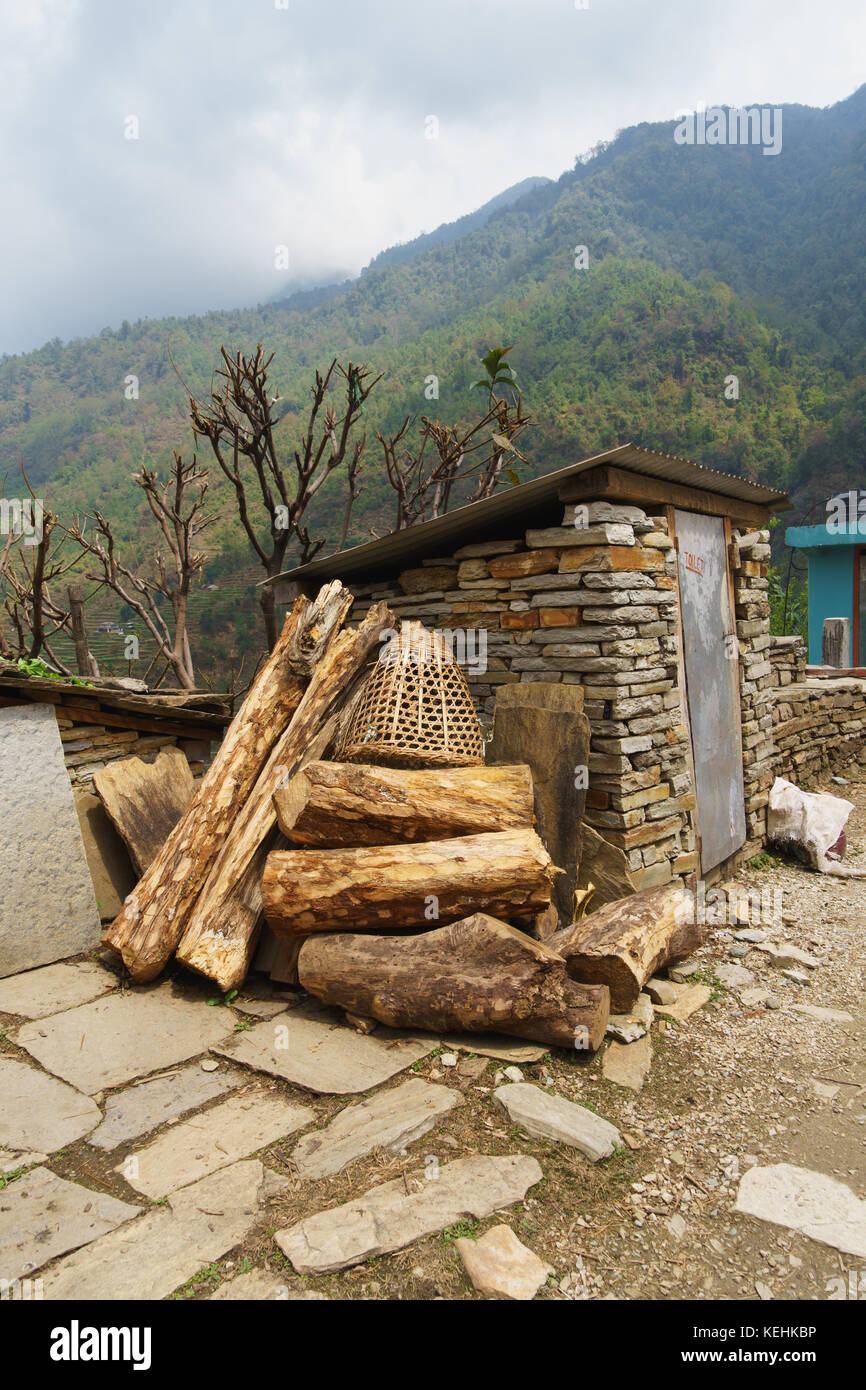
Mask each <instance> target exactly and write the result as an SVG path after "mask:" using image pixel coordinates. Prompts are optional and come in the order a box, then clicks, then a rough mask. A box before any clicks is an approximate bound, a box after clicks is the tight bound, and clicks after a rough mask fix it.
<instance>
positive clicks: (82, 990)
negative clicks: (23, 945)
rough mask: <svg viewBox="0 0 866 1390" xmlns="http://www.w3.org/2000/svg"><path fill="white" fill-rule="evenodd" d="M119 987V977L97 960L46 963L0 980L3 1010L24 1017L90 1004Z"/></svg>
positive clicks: (45, 1014) (42, 1016)
mask: <svg viewBox="0 0 866 1390" xmlns="http://www.w3.org/2000/svg"><path fill="white" fill-rule="evenodd" d="M116 988H117V976H116V975H115V974H113V972H112V971H111V970H107V969H106V968H105V966H104V965H99V964H98V963H97V962H96V961H92V960H81V961H67V962H63V963H62V964H59V965H43V966H42V967H41V969H39V970H27V971H25V972H24V974H23V975H8V976H7V977H6V979H5V980H0V1011H2V1012H3V1013H7V1014H20V1015H21V1016H22V1018H45V1017H47V1015H48V1014H59V1013H62V1012H64V1011H65V1010H66V1009H74V1008H75V1007H76V1006H77V1005H78V1004H89V1003H90V1001H91V999H98V998H99V997H100V995H103V994H107V993H108V992H109V990H112V989H116Z"/></svg>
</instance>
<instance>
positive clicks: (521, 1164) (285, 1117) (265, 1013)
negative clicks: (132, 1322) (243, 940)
mask: <svg viewBox="0 0 866 1390" xmlns="http://www.w3.org/2000/svg"><path fill="white" fill-rule="evenodd" d="M211 990H212V986H209V985H207V984H206V983H205V982H203V981H192V982H189V981H184V980H183V979H182V980H180V981H178V980H174V981H164V982H162V983H160V984H152V985H145V986H141V987H136V986H130V985H128V984H121V983H120V981H119V978H118V975H117V974H115V972H114V971H113V970H111V969H110V968H108V966H107V965H105V964H101V963H99V962H97V961H93V960H77V961H66V962H61V963H59V964H54V965H50V966H46V967H43V968H40V969H34V970H31V971H27V972H25V973H24V974H21V975H18V976H13V977H10V978H8V979H6V980H3V981H0V1011H2V1012H3V1013H5V1014H8V1015H11V1016H13V1018H17V1019H18V1020H19V1022H18V1023H17V1024H16V1023H14V1022H13V1024H12V1026H11V1027H10V1028H8V1029H7V1031H6V1033H5V1037H6V1039H7V1042H11V1044H12V1045H13V1047H14V1049H15V1051H14V1053H10V1051H8V1050H7V1051H5V1052H3V1053H0V1179H2V1180H3V1186H0V1251H2V1255H0V1280H7V1281H10V1282H11V1281H14V1280H16V1279H23V1278H30V1277H32V1276H33V1275H35V1274H38V1276H39V1278H40V1280H41V1290H42V1296H43V1297H45V1298H49V1299H64V1298H74V1299H75V1300H85V1301H86V1300H119V1299H133V1298H143V1299H161V1298H166V1297H169V1296H171V1295H177V1294H178V1291H182V1289H183V1286H184V1285H185V1284H186V1283H187V1282H188V1281H190V1280H193V1281H194V1279H195V1276H196V1275H197V1274H198V1273H199V1271H201V1270H202V1268H207V1267H208V1266H210V1265H211V1264H212V1263H213V1262H214V1261H216V1260H219V1259H220V1258H223V1257H225V1255H226V1254H227V1253H228V1252H230V1251H231V1250H232V1249H233V1248H234V1247H235V1246H237V1245H238V1244H240V1243H242V1242H243V1241H244V1240H245V1239H246V1238H247V1237H248V1236H249V1234H250V1232H251V1231H253V1230H255V1229H257V1228H259V1227H261V1225H262V1223H263V1222H264V1221H265V1220H266V1218H267V1207H268V1204H269V1203H270V1202H272V1201H274V1200H276V1199H277V1198H278V1197H279V1196H280V1195H281V1194H283V1193H284V1192H285V1191H286V1189H287V1188H288V1187H290V1185H291V1181H292V1180H290V1179H287V1178H286V1177H285V1176H284V1175H282V1174H280V1173H277V1172H276V1171H274V1170H273V1169H272V1168H270V1167H268V1166H266V1164H264V1163H263V1162H262V1161H261V1160H260V1159H258V1158H257V1157H255V1155H257V1154H259V1153H262V1152H263V1151H267V1150H270V1151H271V1152H272V1153H274V1152H275V1153H276V1154H277V1155H279V1157H280V1159H281V1160H282V1161H283V1162H284V1163H285V1164H286V1165H287V1166H288V1167H289V1168H290V1170H291V1172H292V1173H293V1175H294V1181H313V1180H317V1179H323V1178H325V1179H327V1178H332V1177H333V1176H334V1175H337V1174H339V1173H341V1172H342V1171H343V1170H345V1169H346V1168H347V1167H348V1166H349V1165H351V1164H353V1163H355V1162H357V1161H358V1160H359V1159H362V1158H365V1157H367V1156H368V1155H370V1154H373V1153H376V1152H391V1153H405V1151H406V1148H407V1146H408V1145H411V1144H413V1143H416V1142H417V1141H418V1140H420V1139H421V1138H422V1137H423V1136H424V1135H426V1134H427V1133H428V1132H429V1131H430V1130H431V1129H432V1128H433V1127H434V1126H435V1125H437V1124H438V1123H439V1121H440V1120H441V1119H442V1118H443V1117H444V1116H446V1115H447V1114H448V1113H449V1112H450V1111H452V1110H453V1108H454V1107H455V1106H459V1104H460V1098H459V1094H456V1093H455V1092H454V1091H453V1090H451V1089H449V1088H448V1087H447V1086H443V1085H431V1084H430V1083H429V1082H427V1081H424V1080H421V1079H420V1078H416V1077H411V1076H410V1077H409V1078H408V1079H406V1080H402V1081H398V1083H397V1084H395V1085H394V1086H393V1087H392V1088H390V1089H388V1090H384V1091H377V1090H376V1089H375V1088H377V1087H380V1086H382V1085H383V1083H386V1082H388V1081H390V1080H391V1079H392V1078H398V1077H399V1074H400V1073H401V1072H405V1071H406V1070H407V1069H408V1068H411V1067H412V1066H413V1065H414V1064H416V1063H418V1062H419V1061H420V1060H421V1059H423V1058H425V1057H427V1056H428V1054H429V1053H430V1052H432V1051H434V1050H435V1049H436V1048H437V1046H438V1045H439V1039H438V1038H436V1037H434V1036H432V1035H423V1036H416V1035H410V1034H407V1033H400V1032H396V1031H393V1030H390V1029H384V1028H379V1029H377V1031H376V1035H375V1036H371V1035H366V1034H363V1033H361V1032H359V1031H356V1030H355V1029H353V1028H351V1027H349V1026H348V1025H347V1024H346V1022H345V1021H344V1020H343V1019H342V1017H341V1016H340V1015H338V1014H335V1013H334V1012H333V1011H329V1010H326V1009H323V1008H322V1007H321V1006H320V1005H318V1004H317V1003H316V1002H315V1001H313V1000H305V1001H304V1002H302V1003H301V1002H298V996H297V995H293V994H290V993H287V992H278V991H270V992H269V990H268V987H267V985H264V986H262V985H260V984H257V983H255V982H254V983H253V984H252V986H251V988H250V990H249V991H248V992H245V993H244V994H243V995H242V996H239V997H238V998H237V1000H236V1001H232V1002H233V1003H235V1008H226V1007H222V1001H221V1000H220V999H219V997H218V996H217V997H214V996H213V995H212V994H211ZM209 996H210V997H209ZM20 1020H25V1021H23V1022H21V1021H20ZM258 1020H260V1021H258ZM443 1041H444V1040H443ZM448 1045H449V1046H451V1047H453V1048H454V1049H455V1052H454V1053H453V1054H451V1053H449V1054H445V1055H446V1056H447V1057H449V1058H450V1060H451V1063H452V1064H457V1061H458V1057H457V1051H458V1050H459V1051H460V1052H461V1053H462V1052H465V1051H468V1050H469V1049H470V1048H472V1047H473V1045H474V1046H475V1050H476V1053H477V1052H480V1051H484V1053H485V1054H486V1055H487V1056H489V1057H492V1058H495V1059H498V1060H503V1061H504V1060H508V1059H518V1060H521V1061H531V1060H533V1059H535V1058H537V1057H539V1056H542V1055H543V1053H544V1049H542V1048H539V1047H538V1046H537V1045H535V1044H531V1043H521V1042H520V1041H519V1040H513V1039H507V1038H497V1037H491V1038H489V1039H474V1040H473V1039H471V1038H464V1037H456V1036H455V1037H453V1038H450V1039H448ZM462 1065H463V1066H464V1067H465V1068H466V1069H467V1070H466V1074H467V1075H472V1074H474V1071H475V1070H476V1069H477V1066H478V1062H477V1061H476V1062H475V1064H474V1067H473V1062H472V1059H467V1060H466V1062H465V1063H463V1064H462ZM287 1083H288V1084H290V1085H291V1086H294V1087H297V1088H298V1089H299V1091H300V1092H301V1093H302V1094H303V1093H306V1094H307V1095H312V1097H314V1098H315V1097H319V1098H326V1100H327V1103H330V1105H331V1109H330V1110H329V1111H326V1113H322V1112H321V1110H320V1109H317V1108H314V1107H313V1106H312V1105H310V1104H303V1103H298V1102H297V1101H295V1100H290V1099H288V1098H287V1097H286V1095H284V1094H283V1089H282V1088H284V1087H285V1085H286V1084H287ZM527 1089H532V1088H527ZM364 1092H372V1094H369V1095H364V1094H363V1093H364ZM352 1095H358V1096H360V1099H358V1100H355V1101H353V1102H351V1103H349V1104H345V1105H343V1106H342V1107H341V1108H340V1109H339V1110H338V1111H337V1112H336V1113H335V1112H334V1110H333V1100H334V1098H337V1097H342V1096H352ZM594 1119H595V1117H593V1120H594ZM596 1123H598V1122H596ZM299 1130H306V1133H305V1134H304V1135H303V1137H302V1138H301V1139H300V1141H299V1142H298V1143H297V1144H296V1145H295V1148H294V1151H293V1153H292V1157H291V1160H289V1158H288V1156H287V1155H286V1153H285V1150H283V1149H280V1148H279V1147H277V1146H278V1145H280V1144H282V1143H284V1142H285V1140H287V1139H288V1138H289V1137H290V1136H292V1135H294V1134H296V1133H297V1131H299ZM78 1141H84V1143H85V1145H86V1150H85V1152H86V1151H88V1150H89V1152H90V1153H92V1154H93V1155H94V1156H96V1155H105V1156H106V1159H107V1163H108V1166H107V1167H105V1168H103V1170H102V1172H101V1173H100V1174H99V1175H98V1176H96V1177H94V1176H93V1174H92V1169H91V1165H90V1163H89V1161H87V1160H86V1159H84V1160H82V1164H83V1170H84V1171H85V1172H86V1173H87V1174H88V1178H87V1184H86V1185H85V1184H84V1183H82V1182H79V1181H70V1180H69V1179H68V1178H67V1177H65V1176H63V1175H62V1173H59V1172H54V1171H52V1169H51V1168H49V1167H48V1166H47V1164H48V1163H51V1162H52V1156H54V1157H55V1158H56V1160H57V1162H58V1164H60V1165H61V1166H62V1160H63V1156H64V1153H65V1151H66V1150H67V1148H68V1147H69V1146H70V1145H76V1144H78ZM80 1147H81V1145H80V1144H79V1148H80ZM114 1158H116V1159H117V1161H113V1159H114ZM427 1176H428V1177H435V1178H436V1181H435V1182H433V1181H431V1182H429V1183H428V1182H425V1181H419V1180H417V1179H416V1180H414V1182H413V1184H412V1186H411V1187H407V1184H406V1182H405V1180H400V1181H399V1182H397V1183H385V1184H384V1185H380V1186H376V1187H374V1188H373V1189H372V1191H371V1192H369V1193H367V1194H365V1195H364V1196H363V1197H362V1198H360V1199H359V1200H357V1201H355V1202H354V1203H345V1204H343V1205H342V1206H337V1207H336V1208H334V1209H333V1210H326V1211H323V1212H320V1213H319V1214H318V1216H315V1217H313V1218H311V1219H308V1220H307V1221H305V1222H300V1223H298V1225H297V1226H296V1227H295V1228H289V1229H286V1230H285V1231H282V1232H279V1233H278V1235H277V1237H276V1243H277V1244H278V1245H280V1246H282V1248H283V1249H284V1250H285V1251H286V1252H287V1253H289V1252H291V1254H290V1258H291V1259H292V1262H293V1263H294V1265H295V1268H296V1270H297V1271H299V1272H302V1271H303V1270H304V1269H308V1268H309V1269H322V1268H326V1267H327V1268H341V1267H344V1266H346V1265H350V1264H353V1263H355V1262H356V1261H357V1260H358V1259H365V1258H367V1257H368V1255H369V1254H372V1253H374V1249H375V1250H385V1249H399V1248H401V1247H402V1246H404V1245H405V1244H407V1243H410V1242H411V1241H413V1240H415V1239H418V1238H419V1236H420V1235H423V1234H424V1233H427V1232H435V1231H437V1230H441V1229H443V1228H444V1227H445V1226H447V1225H448V1224H450V1223H451V1222H453V1221H454V1220H456V1219H457V1218H459V1217H460V1216H461V1215H463V1214H464V1213H467V1212H474V1213H476V1215H478V1216H481V1215H485V1214H489V1213H491V1212H493V1211H494V1210H498V1209H500V1208H502V1207H504V1206H508V1205H509V1204H511V1203H513V1202H516V1201H518V1200H519V1199H521V1198H522V1197H523V1196H524V1195H525V1193H526V1192H527V1190H528V1189H529V1187H531V1186H532V1185H533V1184H534V1183H536V1182H538V1181H539V1179H540V1177H541V1169H540V1168H539V1165H538V1163H537V1162H536V1161H535V1160H534V1159H530V1158H527V1157H524V1156H522V1155H511V1156H508V1157H505V1158H502V1157H498V1158H480V1157H479V1158H476V1159H461V1160H455V1161H454V1162H452V1163H450V1164H447V1165H445V1166H444V1167H443V1168H442V1170H441V1173H440V1172H439V1171H438V1167H437V1169H436V1171H435V1172H433V1173H432V1174H428V1175H427ZM91 1178H93V1181H92V1182H91ZM112 1185H113V1191H108V1190H105V1189H106V1188H108V1187H111V1186H112ZM121 1193H122V1194H124V1195H118V1194H121ZM319 1227H321V1233H322V1237H323V1240H324V1242H325V1248H324V1249H323V1250H321V1251H320V1250H318V1249H317V1248H316V1243H317V1239H318V1237H317V1235H316V1232H317V1231H318V1229H319ZM13 1296H15V1295H14V1294H13ZM181 1296H182V1294H181ZM212 1296H213V1297H218V1298H221V1299H225V1300H241V1299H311V1300H319V1299H321V1298H322V1297H323V1295H322V1294H320V1293H316V1292H314V1291H308V1290H304V1289H303V1288H299V1287H297V1286H294V1284H290V1283H280V1282H279V1281H278V1280H277V1279H275V1278H274V1276H273V1275H272V1274H269V1273H267V1272H266V1271H263V1270H253V1271H249V1270H246V1269H244V1270H242V1271H241V1273H239V1274H238V1275H237V1276H236V1277H235V1278H233V1279H232V1280H230V1281H227V1282H226V1283H225V1284H224V1285H222V1286H221V1288H220V1290H219V1291H218V1292H217V1293H214V1294H213V1295H212Z"/></svg>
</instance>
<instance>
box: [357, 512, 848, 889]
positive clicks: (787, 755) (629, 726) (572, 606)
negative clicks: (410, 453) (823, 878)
mask: <svg viewBox="0 0 866 1390" xmlns="http://www.w3.org/2000/svg"><path fill="white" fill-rule="evenodd" d="M732 540H733V547H732V551H733V560H732V563H733V580H734V600H735V610H736V625H737V637H738V655H739V666H740V688H741V721H742V743H743V775H744V792H745V807H746V824H747V842H746V845H745V846H744V848H743V850H742V851H740V852H739V854H738V855H737V856H736V857H735V859H734V860H732V861H728V863H727V864H725V865H720V866H719V867H718V868H717V869H716V870H714V871H713V874H712V877H713V878H716V877H718V876H719V875H721V874H725V873H729V872H730V871H731V869H732V868H733V867H735V865H736V863H737V862H740V861H741V860H742V859H744V858H748V857H749V856H751V855H753V854H756V853H758V852H759V851H760V850H761V848H762V847H763V846H764V844H765V843H766V827H767V803H768V800H769V790H770V787H771V786H772V784H773V781H774V779H775V778H776V776H784V777H789V778H790V779H791V780H793V781H797V782H798V783H799V784H800V785H806V784H808V782H809V781H811V780H813V779H814V778H815V776H816V775H817V774H818V773H819V772H820V770H821V768H822V767H824V766H826V765H827V764H828V763H833V764H834V765H836V764H838V763H841V764H844V763H846V762H848V761H850V760H851V759H852V758H855V757H857V756H859V754H860V753H861V752H862V749H863V743H864V736H866V682H863V681H857V680H842V681H839V680H837V681H833V680H828V679H826V678H814V677H813V678H811V679H807V677H806V670H805V662H806V651H805V647H804V646H803V644H802V642H801V640H800V639H799V638H798V637H773V636H771V635H770V605H769V598H768V589H769V581H768V578H767V564H768V561H769V558H770V543H769V542H770V533H769V531H751V532H744V531H743V532H740V531H736V530H735V531H734V532H733V533H732ZM677 585H678V579H677V567H676V558H675V551H674V547H673V542H672V540H671V538H670V537H669V535H668V526H667V521H666V519H665V517H664V516H662V515H654V514H652V513H647V512H645V511H643V510H642V509H641V508H639V507H632V506H621V505H614V504H612V503H608V502H594V503H590V504H589V505H588V506H584V507H582V508H581V509H579V510H577V511H576V509H575V507H567V508H566V509H565V511H564V515H563V519H562V525H561V526H557V527H550V528H548V529H546V530H536V531H533V530H530V531H527V532H526V534H525V536H522V537H516V538H514V539H510V540H499V541H481V542H478V543H477V544H474V545H467V546H464V547H462V549H460V550H458V551H456V553H455V554H454V555H453V556H451V557H445V558H442V557H438V558H435V559H424V560H422V561H421V563H420V565H419V566H418V567H417V568H414V569H409V570H406V571H404V572H403V573H402V574H401V575H399V577H398V578H396V579H394V580H393V581H389V582H378V583H372V584H365V585H359V586H357V587H355V586H353V590H354V592H355V594H356V595H357V603H356V605H355V608H354V609H353V618H355V619H358V618H360V617H363V615H364V614H365V613H366V612H367V611H368V609H369V607H370V606H371V604H372V603H374V602H376V601H377V600H378V599H381V598H384V599H387V600H388V602H389V604H390V605H391V607H392V608H393V609H394V611H395V612H396V613H397V614H398V615H399V616H400V617H401V618H405V619H408V618H415V619H419V620H421V621H422V622H424V623H425V624H426V625H427V626H428V627H431V628H437V629H439V630H440V631H442V630H446V631H450V632H451V633H453V634H454V638H453V645H454V648H455V652H456V653H457V654H458V655H459V656H460V658H461V660H462V664H463V669H464V672H465V674H466V676H467V679H468V681H469V685H470V689H471V690H472V692H473V696H474V698H475V701H476V704H477V707H478V710H479V715H480V718H481V721H482V723H484V722H485V721H488V722H489V720H490V717H491V715H492V711H493V708H494V705H495V696H496V688H497V686H499V685H502V684H505V683H507V682H512V681H552V682H556V681H562V682H565V683H567V684H579V685H581V686H583V687H584V692H585V710H586V713H587V715H588V717H589V720H590V726H591V731H592V737H591V745H590V760H589V769H588V780H589V788H588V795H587V803H586V813H585V814H586V819H587V820H588V821H589V823H590V824H591V825H593V826H595V827H596V828H597V829H598V830H599V832H600V833H602V834H603V835H604V836H605V838H606V839H608V840H610V841H612V842H613V843H614V844H616V845H618V846H620V847H621V848H622V849H623V850H624V851H625V853H626V855H627V856H628V861H629V866H630V869H631V871H632V875H633V877H634V880H635V883H636V884H637V886H638V887H651V886H654V885H655V884H659V883H664V882H666V881H668V880H669V879H671V878H672V877H674V876H676V875H684V876H687V875H690V874H692V873H695V872H697V871H698V867H699V866H698V856H697V854H696V851H695V829H694V825H693V817H692V812H693V809H694V805H695V801H694V788H693V784H692V775H691V769H690V758H689V745H688V732H687V729H686V726H685V723H684V721H683V715H682V706H683V699H684V691H682V690H681V689H680V684H679V667H678V659H679V643H680V635H679V633H680V628H679V613H678V592H677ZM482 644H486V646H484V647H483V646H482Z"/></svg>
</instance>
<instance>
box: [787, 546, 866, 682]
mask: <svg viewBox="0 0 866 1390" xmlns="http://www.w3.org/2000/svg"><path fill="white" fill-rule="evenodd" d="M785 540H786V541H787V543H788V545H790V546H794V547H795V548H796V549H798V550H803V551H804V552H805V554H806V558H807V560H808V564H809V576H808V582H809V663H810V665H812V666H820V664H821V633H822V630H823V626H824V619H825V618H848V619H849V620H850V622H851V665H852V667H866V523H864V528H863V531H862V532H861V531H859V529H858V526H857V523H856V520H855V521H854V522H853V523H852V524H851V525H841V524H839V525H834V523H833V522H832V521H830V522H825V523H824V524H823V525H821V526H789V527H788V529H787V530H786V532H785Z"/></svg>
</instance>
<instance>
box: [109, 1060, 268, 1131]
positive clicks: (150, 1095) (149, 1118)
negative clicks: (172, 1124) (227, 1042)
mask: <svg viewBox="0 0 866 1390" xmlns="http://www.w3.org/2000/svg"><path fill="white" fill-rule="evenodd" d="M215 1065H217V1064H215ZM247 1079H248V1078H247V1075H246V1073H244V1072H241V1071H236V1070H234V1069H233V1068H231V1067H226V1066H222V1067H221V1068H219V1070H216V1071H214V1072H212V1073H211V1074H210V1075H208V1074H207V1073H206V1072H203V1071H202V1070H201V1067H200V1066H199V1064H198V1063H197V1062H194V1063H193V1064H192V1065H191V1066H188V1067H182V1068H180V1070H178V1071H174V1072H166V1074H165V1075H164V1076H156V1077H153V1078H151V1079H149V1080H147V1081H139V1082H138V1083H137V1084H136V1085H134V1086H129V1087H128V1088H127V1089H126V1090H125V1091H118V1092H117V1094H116V1095H113V1096H108V1097H107V1099H106V1101H105V1119H104V1120H103V1121H102V1124H100V1125H97V1127H96V1129H95V1130H94V1131H93V1133H92V1134H91V1135H90V1138H89V1139H88V1141H87V1142H88V1143H89V1144H93V1145H94V1147H95V1148H97V1149H116V1148H117V1147H118V1145H119V1144H125V1143H127V1142H128V1141H129V1140H130V1139H137V1138H138V1137H139V1135H141V1134H149V1133H150V1131H151V1130H152V1129H156V1128H157V1127H158V1126H159V1125H162V1124H165V1122H166V1120H173V1119H176V1118H177V1116H178V1115H184V1114H186V1112H187V1111H188V1110H196V1109H197V1108H198V1107H199V1106H200V1105H206V1104H207V1102H208V1101H209V1100H215V1099H216V1097H217V1096H221V1095H225V1093H226V1092H227V1091H233V1090H235V1089H236V1088H237V1087H238V1086H240V1085H242V1084H243V1083H244V1082H245V1081H246V1080H247Z"/></svg>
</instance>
